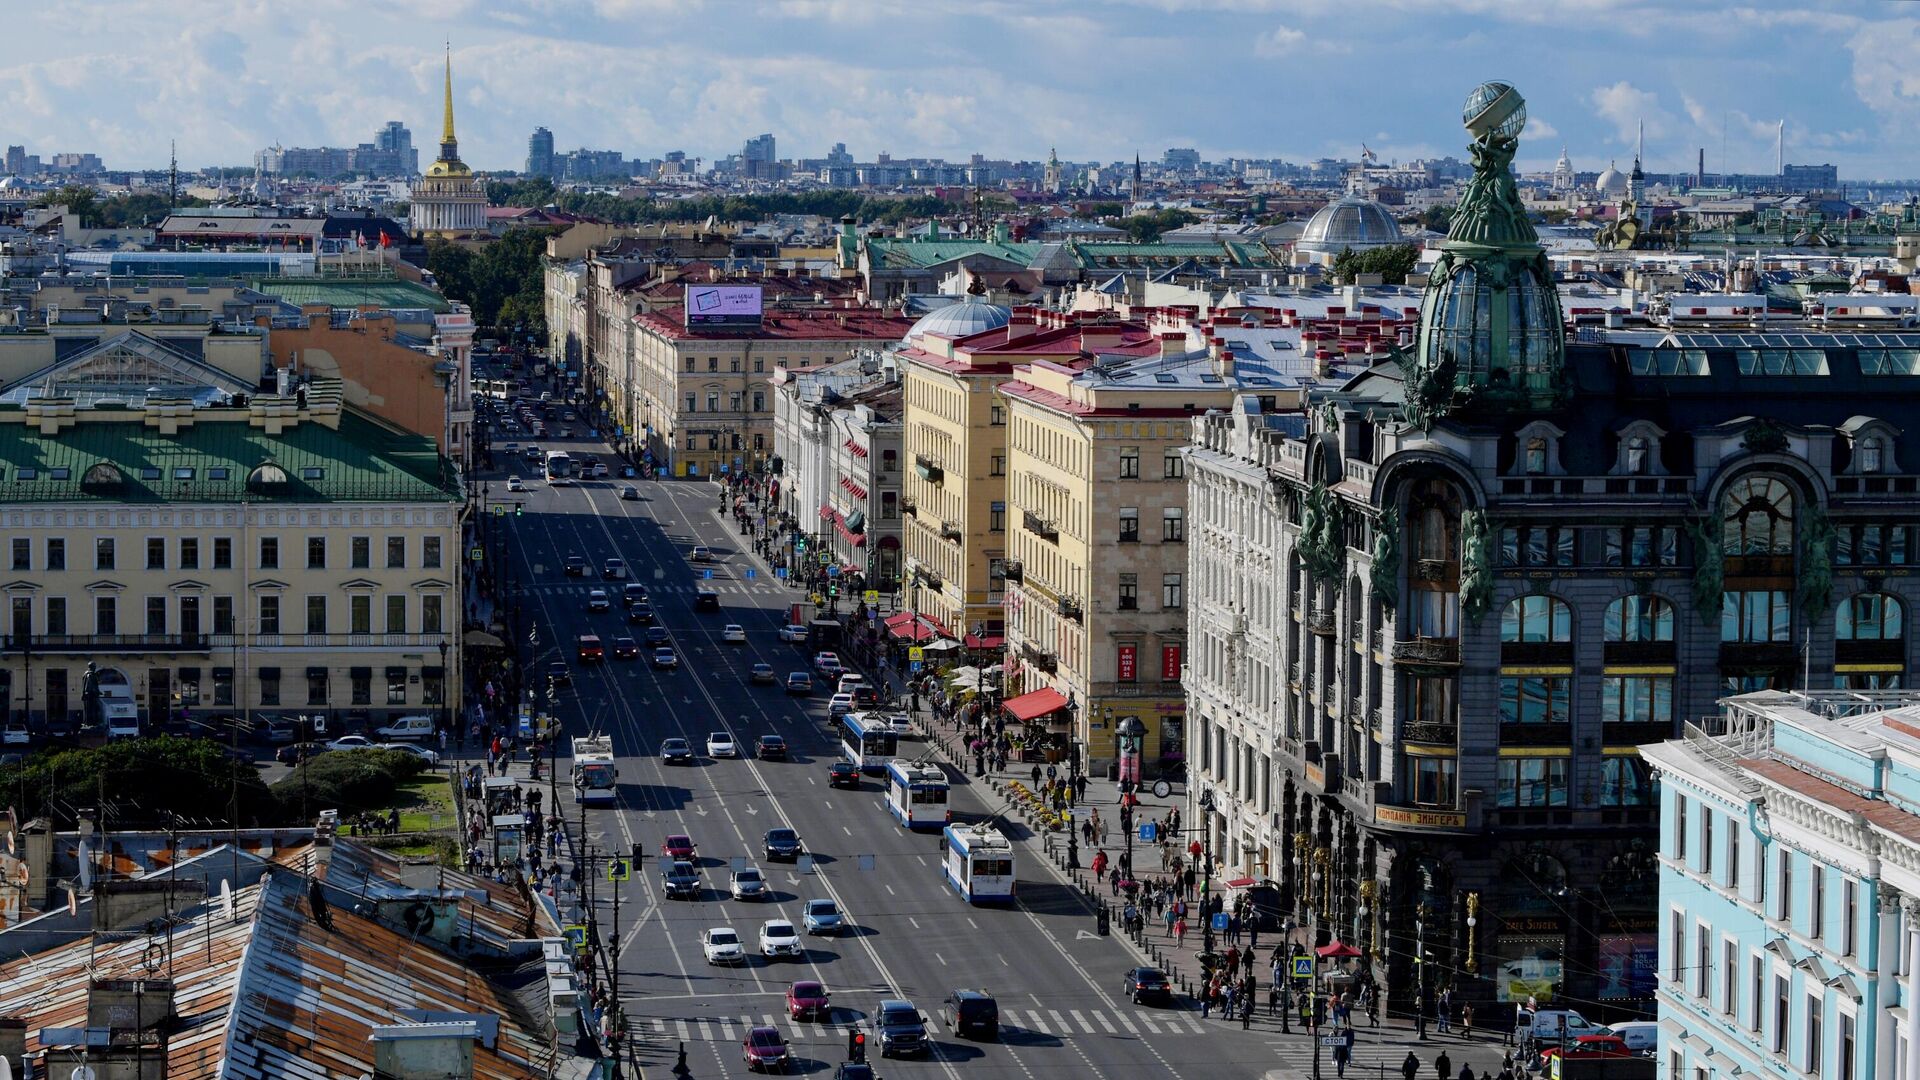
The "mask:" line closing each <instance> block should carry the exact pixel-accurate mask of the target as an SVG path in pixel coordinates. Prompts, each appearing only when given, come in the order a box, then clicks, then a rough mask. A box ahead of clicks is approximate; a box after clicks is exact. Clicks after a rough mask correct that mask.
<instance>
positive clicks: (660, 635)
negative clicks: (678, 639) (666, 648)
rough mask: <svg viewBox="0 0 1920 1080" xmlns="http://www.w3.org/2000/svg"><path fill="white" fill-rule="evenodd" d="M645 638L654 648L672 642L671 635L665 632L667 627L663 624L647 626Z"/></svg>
mask: <svg viewBox="0 0 1920 1080" xmlns="http://www.w3.org/2000/svg"><path fill="white" fill-rule="evenodd" d="M646 639H647V645H648V646H649V647H651V648H655V649H657V648H659V647H660V646H662V645H671V644H673V635H672V634H669V633H667V628H666V627H664V626H649V627H647V633H646Z"/></svg>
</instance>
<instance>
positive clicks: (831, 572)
mask: <svg viewBox="0 0 1920 1080" xmlns="http://www.w3.org/2000/svg"><path fill="white" fill-rule="evenodd" d="M827 576H828V577H839V576H840V568H839V567H837V566H829V567H827Z"/></svg>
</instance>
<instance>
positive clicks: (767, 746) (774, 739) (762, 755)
mask: <svg viewBox="0 0 1920 1080" xmlns="http://www.w3.org/2000/svg"><path fill="white" fill-rule="evenodd" d="M753 753H754V756H755V757H757V758H759V759H760V760H762V761H785V760H787V740H785V739H783V738H781V737H780V736H778V735H762V736H760V740H759V742H757V743H756V744H754V748H753Z"/></svg>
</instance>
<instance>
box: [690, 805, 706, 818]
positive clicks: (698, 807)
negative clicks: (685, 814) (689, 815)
mask: <svg viewBox="0 0 1920 1080" xmlns="http://www.w3.org/2000/svg"><path fill="white" fill-rule="evenodd" d="M693 812H694V813H696V814H699V815H700V816H701V817H706V816H707V808H706V807H704V806H701V805H700V804H699V803H694V804H693Z"/></svg>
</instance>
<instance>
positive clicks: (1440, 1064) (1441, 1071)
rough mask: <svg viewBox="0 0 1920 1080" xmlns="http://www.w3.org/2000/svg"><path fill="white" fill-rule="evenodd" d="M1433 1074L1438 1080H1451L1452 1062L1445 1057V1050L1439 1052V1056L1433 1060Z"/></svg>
mask: <svg viewBox="0 0 1920 1080" xmlns="http://www.w3.org/2000/svg"><path fill="white" fill-rule="evenodd" d="M1433 1074H1434V1075H1435V1076H1438V1077H1439V1078H1440V1080H1453V1061H1452V1059H1450V1058H1448V1057H1447V1052H1446V1051H1445V1050H1442V1051H1440V1056H1439V1057H1437V1058H1434V1059H1433Z"/></svg>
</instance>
